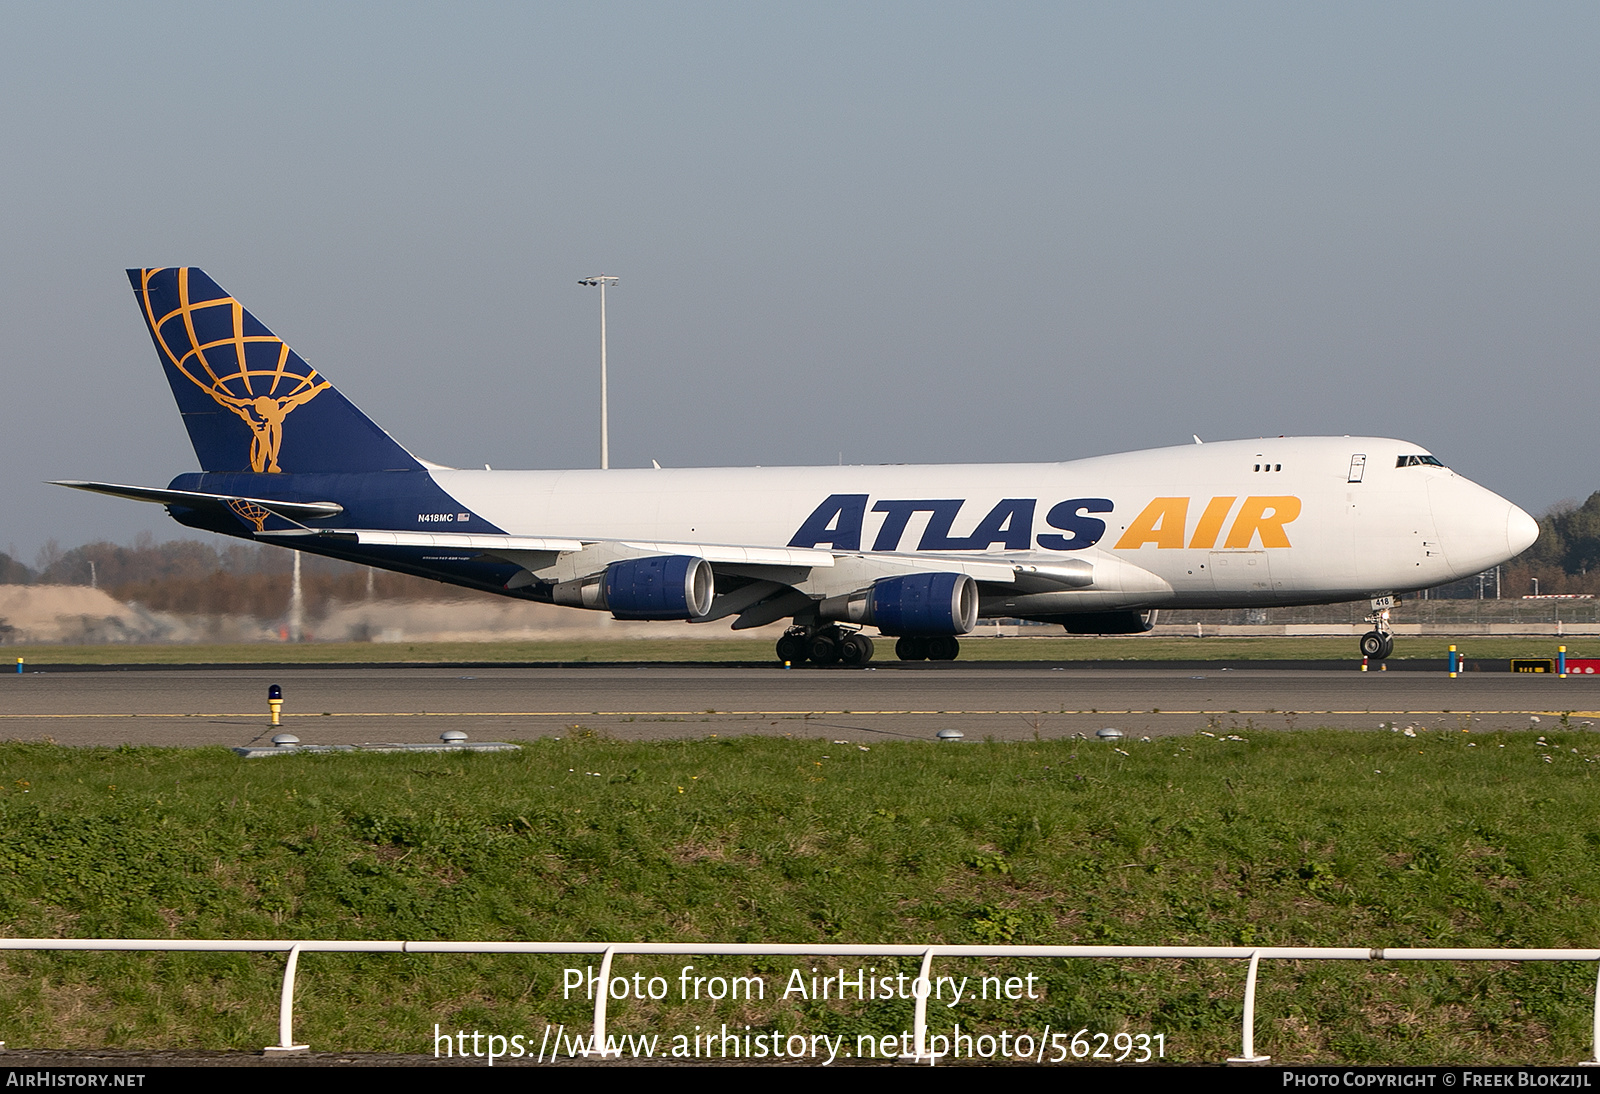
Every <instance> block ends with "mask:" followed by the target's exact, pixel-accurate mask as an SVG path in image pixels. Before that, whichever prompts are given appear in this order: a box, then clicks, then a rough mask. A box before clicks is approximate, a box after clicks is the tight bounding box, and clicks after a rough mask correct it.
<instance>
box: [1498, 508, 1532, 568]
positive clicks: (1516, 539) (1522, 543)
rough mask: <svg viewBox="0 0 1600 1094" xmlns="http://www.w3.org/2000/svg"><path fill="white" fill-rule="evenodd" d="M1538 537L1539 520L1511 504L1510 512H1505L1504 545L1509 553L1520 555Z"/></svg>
mask: <svg viewBox="0 0 1600 1094" xmlns="http://www.w3.org/2000/svg"><path fill="white" fill-rule="evenodd" d="M1538 538H1539V522H1538V521H1536V520H1534V519H1533V518H1532V517H1530V516H1529V515H1528V514H1527V513H1524V512H1523V511H1522V510H1521V509H1518V508H1517V507H1516V506H1515V505H1513V506H1511V509H1510V512H1508V513H1507V514H1506V546H1507V547H1508V548H1509V549H1510V551H1511V554H1512V555H1513V556H1515V555H1520V554H1521V553H1522V552H1523V551H1526V550H1527V549H1528V548H1529V547H1532V546H1533V541H1534V540H1536V539H1538Z"/></svg>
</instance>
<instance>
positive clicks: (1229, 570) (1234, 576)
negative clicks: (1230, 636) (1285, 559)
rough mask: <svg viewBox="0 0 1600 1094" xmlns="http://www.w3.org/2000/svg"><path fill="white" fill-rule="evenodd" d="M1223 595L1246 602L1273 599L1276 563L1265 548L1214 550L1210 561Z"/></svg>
mask: <svg viewBox="0 0 1600 1094" xmlns="http://www.w3.org/2000/svg"><path fill="white" fill-rule="evenodd" d="M1206 566H1207V568H1209V569H1210V570H1211V584H1212V587H1213V588H1215V589H1216V591H1217V593H1218V594H1219V595H1223V596H1227V597H1229V598H1232V599H1238V600H1240V601H1243V602H1251V601H1258V600H1259V601H1266V600H1271V599H1272V591H1273V584H1272V563H1271V562H1269V561H1268V560H1267V552H1265V551H1212V552H1211V553H1210V556H1209V557H1208V558H1207V560H1206Z"/></svg>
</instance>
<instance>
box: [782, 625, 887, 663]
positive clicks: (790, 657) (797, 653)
mask: <svg viewBox="0 0 1600 1094" xmlns="http://www.w3.org/2000/svg"><path fill="white" fill-rule="evenodd" d="M872 654H873V645H872V639H870V638H868V637H867V636H866V635H864V634H862V633H861V632H860V631H846V630H845V629H844V628H843V627H822V628H820V629H819V630H814V631H807V630H806V629H805V628H804V627H792V628H790V629H789V630H788V631H787V632H786V633H785V634H784V636H783V637H782V638H780V639H778V660H779V661H783V662H785V663H787V664H791V665H800V664H804V663H805V662H807V661H815V662H816V663H817V664H819V665H835V664H845V665H865V664H866V663H867V662H868V661H871V660H872Z"/></svg>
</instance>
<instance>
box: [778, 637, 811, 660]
mask: <svg viewBox="0 0 1600 1094" xmlns="http://www.w3.org/2000/svg"><path fill="white" fill-rule="evenodd" d="M778 660H779V661H784V662H787V663H788V664H791V665H803V664H805V663H806V661H807V660H808V655H807V653H806V637H805V635H803V634H786V635H784V636H783V637H782V638H780V639H778Z"/></svg>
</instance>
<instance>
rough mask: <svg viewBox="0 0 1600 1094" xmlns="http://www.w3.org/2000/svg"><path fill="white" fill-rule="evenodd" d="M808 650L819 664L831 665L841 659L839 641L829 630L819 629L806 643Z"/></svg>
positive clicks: (812, 658)
mask: <svg viewBox="0 0 1600 1094" xmlns="http://www.w3.org/2000/svg"><path fill="white" fill-rule="evenodd" d="M806 652H807V653H808V654H810V655H811V660H813V661H815V662H816V663H817V664H819V665H831V664H833V663H834V662H836V661H838V660H839V643H838V641H837V639H835V638H834V636H833V635H832V634H831V633H829V632H828V631H818V632H817V633H816V634H814V635H812V636H811V640H810V641H809V642H808V643H807V644H806Z"/></svg>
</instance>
